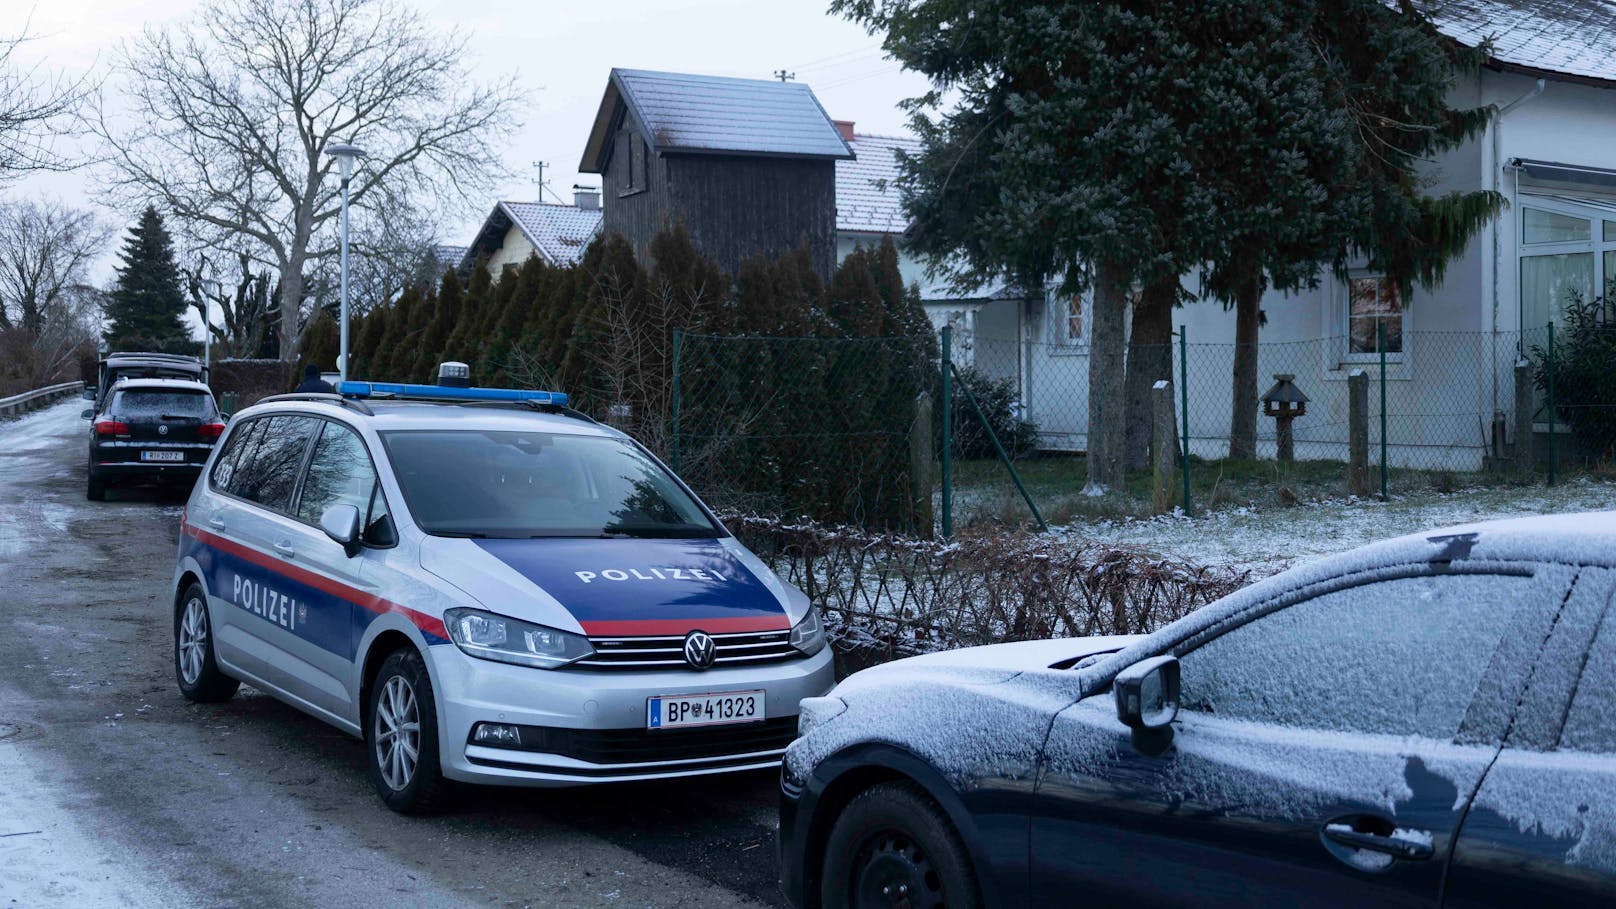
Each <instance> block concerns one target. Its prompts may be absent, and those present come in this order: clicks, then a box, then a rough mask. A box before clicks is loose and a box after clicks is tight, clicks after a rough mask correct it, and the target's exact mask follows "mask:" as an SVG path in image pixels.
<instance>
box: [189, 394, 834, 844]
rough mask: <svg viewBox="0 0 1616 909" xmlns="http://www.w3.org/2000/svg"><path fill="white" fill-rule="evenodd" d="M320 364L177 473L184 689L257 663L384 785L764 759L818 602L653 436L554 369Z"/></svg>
mask: <svg viewBox="0 0 1616 909" xmlns="http://www.w3.org/2000/svg"><path fill="white" fill-rule="evenodd" d="M459 369H460V370H462V371H463V370H464V369H465V367H464V366H463V365H462V366H459ZM338 390H339V392H341V393H340V394H319V393H314V394H292V395H281V396H277V397H274V398H268V399H265V400H264V401H262V402H260V403H259V404H256V405H254V406H253V407H250V408H248V409H246V410H244V411H242V412H241V413H239V414H237V415H236V416H235V418H234V419H233V420H232V421H231V423H230V429H229V432H228V434H227V435H226V436H225V437H224V439H223V440H222V441H221V443H220V447H219V450H218V453H217V454H216V455H215V457H214V458H213V459H212V460H211V461H210V462H209V466H208V469H207V472H206V473H205V474H204V476H203V478H202V479H200V480H199V481H198V482H197V484H196V488H195V490H194V491H193V493H192V495H191V499H190V501H189V502H188V504H187V506H186V512H185V515H184V518H183V520H182V522H181V538H180V548H179V558H178V563H177V566H176V569H175V573H174V586H173V591H174V601H173V603H174V606H173V608H174V613H173V615H174V625H173V627H174V643H175V649H174V653H175V675H176V677H177V679H178V682H179V687H180V690H181V692H182V693H183V694H184V695H185V696H186V697H188V698H191V699H193V700H201V701H210V700H221V699H224V698H228V697H230V696H231V695H233V694H234V693H235V691H236V689H237V686H238V685H239V684H240V683H241V682H249V683H251V684H252V685H254V686H255V687H257V688H259V689H261V690H264V691H267V692H269V693H271V694H273V695H275V696H276V697H278V698H280V699H282V700H284V701H286V702H287V703H289V704H291V705H293V706H294V707H297V708H299V709H301V710H303V711H306V712H308V713H310V714H312V715H314V716H316V717H318V718H320V719H322V720H324V721H326V722H328V723H331V724H332V725H334V726H336V727H338V728H339V729H342V730H345V731H347V732H349V733H351V734H354V735H357V736H362V737H363V738H364V739H365V742H366V747H365V748H364V754H365V758H366V762H367V768H368V770H369V773H370V777H371V780H372V782H373V784H374V785H375V787H376V790H377V792H378V793H379V794H380V795H381V797H382V799H383V801H385V802H386V803H387V804H388V805H389V806H390V807H392V808H394V809H395V810H399V811H403V812H420V811H425V810H428V809H430V808H432V807H433V806H434V805H435V804H436V803H438V802H440V801H441V796H442V795H443V794H444V792H445V791H446V790H447V788H448V787H447V786H446V785H445V781H461V782H473V783H492V784H504V785H525V786H575V785H581V784H590V783H604V782H611V781H625V780H670V779H675V778H680V777H690V776H697V775H706V774H715V773H725V772H733V771H740V770H772V769H773V768H775V767H776V766H778V764H779V761H780V757H781V755H782V754H783V753H784V751H785V747H786V745H787V744H789V743H790V742H791V740H792V738H793V737H794V736H795V734H796V729H797V704H798V702H799V701H801V700H802V699H803V698H805V697H813V696H818V695H822V694H824V693H825V692H826V691H827V690H829V689H830V687H831V685H832V683H833V682H834V677H833V673H832V669H831V654H830V651H829V650H828V649H827V648H826V646H825V636H824V631H823V629H822V628H821V626H820V624H819V618H818V614H817V612H816V611H815V609H814V608H813V606H812V605H811V604H810V603H809V602H808V598H807V596H805V595H804V594H803V593H802V592H801V591H800V590H797V589H796V588H794V587H792V586H790V585H788V584H786V583H784V582H783V581H781V580H780V579H779V578H778V577H776V576H775V574H774V573H773V572H771V571H770V570H769V569H768V568H767V567H766V566H765V565H764V564H763V563H762V562H761V561H760V560H758V558H757V557H756V556H754V555H753V554H752V553H751V552H749V551H747V549H746V548H745V547H744V546H742V545H741V544H740V543H739V542H738V541H737V540H736V539H735V538H734V537H733V536H731V535H730V534H729V533H728V532H727V531H725V529H724V527H723V525H722V524H721V523H719V521H718V520H717V518H715V517H714V516H713V514H712V512H711V511H709V510H708V509H707V508H706V506H704V505H703V504H702V503H701V502H700V501H699V500H698V499H697V498H696V496H695V495H694V494H693V493H691V491H690V490H689V488H687V487H686V486H685V485H684V483H682V482H681V481H680V480H679V479H678V478H677V477H675V476H674V475H673V473H672V472H671V471H669V470H668V469H667V468H666V467H665V466H664V465H663V464H662V463H661V461H659V460H657V458H656V457H654V456H653V455H652V454H651V453H650V452H648V451H647V450H646V449H645V448H644V447H643V446H641V445H639V444H638V443H637V442H635V441H634V440H633V439H631V438H629V437H628V436H626V435H624V434H623V433H621V432H618V431H617V430H615V429H612V428H611V427H608V426H605V425H602V424H600V423H597V422H595V421H594V420H592V419H590V418H589V417H587V416H585V415H583V414H581V413H579V412H577V411H575V410H571V409H569V408H568V407H566V406H565V405H566V398H565V396H564V395H561V394H556V393H550V392H542V391H524V390H513V389H479V388H466V387H460V386H419V385H389V384H383V383H370V382H344V383H342V384H341V385H340V386H339V388H338Z"/></svg>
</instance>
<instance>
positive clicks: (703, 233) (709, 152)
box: [578, 69, 853, 277]
mask: <svg viewBox="0 0 1616 909" xmlns="http://www.w3.org/2000/svg"><path fill="white" fill-rule="evenodd" d="M852 157H853V152H852V150H851V149H850V148H849V147H848V145H847V142H845V141H844V140H843V139H842V136H841V134H840V132H838V131H837V129H836V125H835V124H834V123H833V122H832V121H831V119H830V117H829V116H827V115H826V114H825V110H824V108H822V107H820V106H819V101H818V99H816V98H815V97H814V93H813V91H812V90H810V89H809V88H808V86H806V85H802V84H800V83H795V82H769V81H764V80H755V79H728V78H719V77H715V76H694V75H685V74H680V73H657V72H647V71H644V70H627V69H614V70H612V74H611V79H610V80H609V81H608V83H607V85H606V94H605V97H604V98H602V99H601V103H600V110H599V112H598V113H597V114H596V115H595V124H594V127H593V129H592V130H591V131H590V135H589V144H588V146H587V147H586V148H585V149H584V157H583V163H582V164H581V165H580V166H579V168H578V169H579V170H580V171H581V172H583V173H591V174H600V175H601V179H602V183H603V186H602V200H601V201H602V207H603V209H604V215H603V221H602V229H603V230H605V231H608V232H613V231H615V232H617V233H620V234H622V235H623V236H624V237H626V238H627V239H628V241H629V242H630V243H631V244H632V245H633V247H634V251H635V254H636V255H637V256H639V257H640V258H641V260H642V261H643V260H644V259H645V258H646V255H647V250H648V249H649V247H650V243H651V238H652V237H653V236H654V235H655V234H656V233H657V231H659V230H661V229H662V227H663V226H664V225H667V224H670V223H673V222H677V221H683V222H684V224H685V226H686V227H687V228H688V229H689V230H690V233H691V237H692V239H693V240H694V241H695V243H696V246H697V247H698V248H699V249H701V250H702V251H703V252H704V253H706V254H707V255H708V256H710V257H712V258H713V259H714V260H715V261H717V262H718V263H719V265H720V266H721V267H722V268H724V269H725V270H727V271H729V272H730V273H732V274H733V273H734V271H735V269H736V267H737V266H739V265H740V263H741V262H742V261H744V260H745V259H747V258H749V257H751V256H754V255H757V254H759V253H762V254H764V255H768V256H776V255H779V254H780V253H783V252H785V251H786V250H789V249H792V248H794V247H796V246H798V245H800V244H802V243H807V244H808V248H809V251H810V253H811V255H812V256H813V260H814V265H815V267H816V268H817V269H818V270H819V272H820V274H821V275H824V276H826V277H828V276H829V275H830V272H831V269H832V268H834V267H835V264H836V161H837V160H839V159H845V158H852Z"/></svg>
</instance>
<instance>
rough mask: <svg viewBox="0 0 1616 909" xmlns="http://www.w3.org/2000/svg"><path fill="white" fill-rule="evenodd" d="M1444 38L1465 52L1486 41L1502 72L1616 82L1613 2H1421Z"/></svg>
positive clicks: (1530, 0)
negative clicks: (1466, 48)
mask: <svg viewBox="0 0 1616 909" xmlns="http://www.w3.org/2000/svg"><path fill="white" fill-rule="evenodd" d="M1418 6H1419V9H1420V10H1421V11H1422V12H1424V13H1425V14H1426V15H1427V16H1428V17H1430V19H1431V22H1432V24H1434V25H1435V26H1436V27H1437V30H1438V31H1440V32H1442V33H1443V34H1444V35H1447V36H1448V37H1450V38H1452V39H1454V40H1455V41H1458V42H1459V43H1460V44H1464V45H1467V46H1469V47H1477V46H1479V45H1480V44H1481V43H1482V42H1484V41H1487V40H1489V39H1491V41H1492V54H1491V55H1492V61H1493V63H1495V64H1497V65H1499V66H1500V67H1502V68H1504V69H1512V70H1517V71H1521V72H1526V73H1531V74H1537V75H1558V76H1570V77H1572V78H1573V79H1575V80H1577V81H1593V82H1616V0H1421V2H1419V4H1418Z"/></svg>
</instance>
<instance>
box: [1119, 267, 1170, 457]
mask: <svg viewBox="0 0 1616 909" xmlns="http://www.w3.org/2000/svg"><path fill="white" fill-rule="evenodd" d="M1177 296H1178V278H1177V277H1176V276H1174V277H1169V278H1162V279H1160V280H1157V281H1153V282H1151V283H1150V284H1147V285H1145V288H1144V292H1143V293H1142V294H1141V295H1140V297H1139V302H1138V303H1137V304H1136V305H1135V306H1134V308H1133V330H1132V331H1131V332H1130V333H1129V335H1128V369H1127V380H1126V381H1125V383H1124V386H1125V394H1126V396H1127V402H1128V403H1127V407H1126V409H1125V410H1124V413H1125V414H1126V415H1127V416H1126V419H1127V442H1126V445H1127V452H1126V456H1125V459H1124V460H1125V463H1126V464H1127V465H1128V469H1129V470H1146V469H1148V468H1149V467H1150V439H1151V419H1150V386H1152V385H1154V384H1156V382H1157V381H1158V380H1160V379H1168V380H1171V379H1172V378H1173V303H1174V302H1175V300H1176V298H1177ZM1175 438H1176V435H1175Z"/></svg>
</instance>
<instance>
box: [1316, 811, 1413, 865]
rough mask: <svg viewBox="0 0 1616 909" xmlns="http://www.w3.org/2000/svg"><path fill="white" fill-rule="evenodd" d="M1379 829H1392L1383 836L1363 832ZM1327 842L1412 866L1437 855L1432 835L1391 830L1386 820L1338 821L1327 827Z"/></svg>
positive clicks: (1361, 818)
mask: <svg viewBox="0 0 1616 909" xmlns="http://www.w3.org/2000/svg"><path fill="white" fill-rule="evenodd" d="M1365 821H1367V823H1365ZM1376 827H1379V828H1391V829H1390V832H1384V833H1379V832H1372V831H1369V830H1365V829H1363V828H1376ZM1324 838H1325V839H1326V840H1329V841H1330V842H1332V843H1336V844H1338V845H1341V846H1345V847H1347V848H1348V849H1363V850H1365V851H1368V852H1378V853H1380V854H1381V855H1389V856H1391V857H1392V858H1398V859H1403V860H1404V861H1410V862H1423V861H1426V860H1427V859H1430V858H1433V857H1434V856H1435V855H1436V849H1435V847H1433V846H1432V845H1431V831H1429V830H1412V829H1407V828H1403V827H1392V825H1391V824H1390V823H1388V822H1387V821H1386V820H1385V819H1383V818H1379V817H1372V816H1369V815H1363V816H1359V817H1343V818H1336V819H1335V820H1333V821H1331V822H1329V823H1328V824H1325V825H1324Z"/></svg>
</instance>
